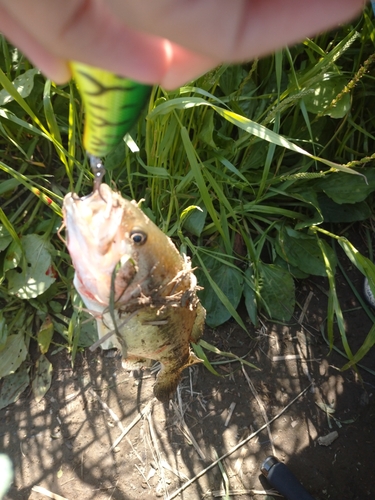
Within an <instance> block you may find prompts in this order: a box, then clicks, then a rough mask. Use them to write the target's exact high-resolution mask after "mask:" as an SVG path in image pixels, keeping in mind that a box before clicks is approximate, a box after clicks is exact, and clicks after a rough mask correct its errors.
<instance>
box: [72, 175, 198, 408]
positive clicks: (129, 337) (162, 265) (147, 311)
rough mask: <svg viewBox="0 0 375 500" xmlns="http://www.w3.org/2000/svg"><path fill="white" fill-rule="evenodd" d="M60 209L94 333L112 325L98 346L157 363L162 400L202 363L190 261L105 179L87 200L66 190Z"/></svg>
mask: <svg viewBox="0 0 375 500" xmlns="http://www.w3.org/2000/svg"><path fill="white" fill-rule="evenodd" d="M63 212H64V224H65V227H66V230H67V247H68V250H69V253H70V255H71V257H72V260H73V266H74V268H75V277H74V285H75V287H76V289H77V291H78V293H79V294H80V295H81V297H82V300H83V301H84V303H85V305H86V307H87V308H88V310H89V311H90V312H91V314H92V315H93V316H94V317H95V318H96V320H97V325H98V334H99V338H103V337H104V336H105V335H108V333H109V332H110V331H113V330H115V331H116V333H115V334H114V335H113V336H112V337H111V338H110V339H109V340H107V341H106V343H104V345H103V346H102V347H103V348H109V347H111V346H118V345H120V347H121V349H122V352H123V356H124V358H125V360H126V361H127V362H136V363H143V362H144V360H146V359H152V360H157V361H160V363H161V365H162V369H161V371H160V373H159V375H158V378H157V381H156V384H155V386H154V394H155V396H156V397H157V398H158V399H159V400H161V401H167V400H168V399H169V398H170V397H171V395H172V394H173V393H174V391H175V390H176V388H177V385H178V383H179V381H180V378H181V372H182V370H183V369H184V368H186V367H188V366H191V365H192V364H195V363H198V362H200V360H199V358H197V357H196V356H195V355H194V354H193V353H192V352H191V350H190V342H197V341H198V340H199V338H200V337H201V335H202V331H203V326H204V320H205V310H204V308H203V307H202V305H201V304H200V302H199V299H198V297H197V295H196V291H197V281H196V278H195V276H194V274H193V272H192V269H191V264H190V261H189V259H188V258H186V257H183V256H181V255H180V254H179V252H178V251H177V249H176V247H175V246H174V244H173V243H172V241H171V239H170V238H168V237H167V236H166V235H165V234H164V233H163V232H162V231H161V230H160V229H159V228H158V227H157V226H156V225H155V224H154V223H153V222H151V221H150V219H149V218H148V217H147V216H146V215H145V214H144V213H143V212H142V210H141V209H140V208H139V207H138V206H137V204H136V203H135V202H134V201H133V202H130V201H127V200H125V199H124V198H123V197H122V196H121V195H120V194H119V193H116V192H114V191H112V190H111V188H110V187H109V186H108V185H106V184H101V185H100V189H96V190H94V192H93V193H92V194H91V195H90V196H87V197H85V198H79V197H78V196H77V195H76V194H74V193H69V194H67V195H66V196H65V198H64V204H63ZM112 339H114V341H113V340H112ZM116 340H118V343H116Z"/></svg>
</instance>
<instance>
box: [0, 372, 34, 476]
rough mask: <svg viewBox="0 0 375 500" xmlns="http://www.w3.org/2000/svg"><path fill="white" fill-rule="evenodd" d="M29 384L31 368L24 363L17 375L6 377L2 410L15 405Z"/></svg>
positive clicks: (1, 393) (0, 400)
mask: <svg viewBox="0 0 375 500" xmlns="http://www.w3.org/2000/svg"><path fill="white" fill-rule="evenodd" d="M29 382H30V377H29V368H28V367H27V365H26V363H23V364H22V365H21V366H20V368H19V369H18V370H17V371H16V372H15V373H11V374H10V375H7V376H6V377H4V379H3V381H2V385H1V390H0V410H1V409H2V408H6V407H7V406H8V405H10V404H12V403H15V402H16V401H17V400H18V398H19V397H20V396H21V394H22V393H23V391H24V390H25V389H26V388H27V386H28V385H29ZM0 484H1V482H0Z"/></svg>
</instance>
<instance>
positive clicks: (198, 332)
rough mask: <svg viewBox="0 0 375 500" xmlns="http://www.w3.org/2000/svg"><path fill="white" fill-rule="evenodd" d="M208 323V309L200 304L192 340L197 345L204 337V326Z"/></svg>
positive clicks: (191, 336)
mask: <svg viewBox="0 0 375 500" xmlns="http://www.w3.org/2000/svg"><path fill="white" fill-rule="evenodd" d="M205 321H206V309H205V308H204V307H203V306H202V304H201V303H200V302H199V303H198V305H197V316H196V318H195V321H194V325H193V329H192V331H191V335H190V340H191V342H194V344H196V343H197V342H198V340H199V339H200V338H201V337H202V334H203V329H204V324H205Z"/></svg>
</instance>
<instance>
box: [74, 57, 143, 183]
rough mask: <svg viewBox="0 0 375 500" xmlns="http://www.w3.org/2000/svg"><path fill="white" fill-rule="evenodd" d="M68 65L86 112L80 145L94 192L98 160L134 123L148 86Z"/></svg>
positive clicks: (99, 175)
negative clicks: (92, 182)
mask: <svg viewBox="0 0 375 500" xmlns="http://www.w3.org/2000/svg"><path fill="white" fill-rule="evenodd" d="M70 66H71V70H72V74H73V78H74V80H75V82H76V84H77V87H78V90H79V91H80V94H81V96H82V101H83V104H84V106H85V109H86V116H85V127H84V134H83V145H84V148H85V150H86V152H87V154H88V156H89V158H90V163H91V168H92V171H93V173H94V177H95V181H94V191H95V190H96V189H98V188H99V186H100V182H101V180H102V178H103V175H104V166H103V164H102V162H101V161H100V159H99V158H102V157H103V156H106V155H107V154H108V153H110V152H111V151H112V149H114V148H115V147H116V146H117V144H119V143H120V142H121V140H122V139H123V137H124V135H125V134H126V133H127V132H128V131H129V130H130V129H131V127H132V126H133V125H134V124H135V123H136V121H137V119H138V117H139V115H140V113H141V111H142V109H143V107H144V105H145V103H146V101H147V99H148V97H149V94H150V91H151V86H150V85H144V84H141V83H137V82H135V81H133V80H129V79H128V78H124V77H122V76H118V75H114V74H113V73H111V72H109V71H105V70H103V69H99V68H95V67H93V66H89V65H87V64H83V63H79V62H75V61H74V62H71V63H70Z"/></svg>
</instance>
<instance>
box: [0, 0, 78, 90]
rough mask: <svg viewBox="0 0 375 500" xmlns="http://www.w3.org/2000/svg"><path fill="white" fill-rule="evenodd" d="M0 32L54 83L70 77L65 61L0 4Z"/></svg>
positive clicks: (62, 81) (64, 80)
mask: <svg viewBox="0 0 375 500" xmlns="http://www.w3.org/2000/svg"><path fill="white" fill-rule="evenodd" d="M0 32H1V33H3V34H4V35H5V36H6V37H7V38H8V39H9V40H10V41H11V42H12V43H13V44H14V45H15V46H17V48H19V49H20V50H21V51H22V52H23V53H24V54H25V55H27V56H28V57H29V58H30V60H31V61H32V62H33V63H34V65H35V66H36V67H37V68H39V69H40V70H41V71H42V72H43V73H44V74H45V75H46V76H47V78H51V79H52V80H54V81H55V82H56V83H66V82H67V81H68V80H69V79H70V76H71V75H70V69H69V66H68V64H67V63H66V61H65V60H64V59H62V58H60V57H56V56H54V55H53V54H51V53H50V52H48V51H47V50H46V49H45V48H44V47H43V45H41V44H40V43H39V42H37V41H36V40H35V39H34V38H33V37H32V36H30V35H29V33H28V32H27V31H25V30H24V29H23V28H22V27H20V25H19V24H18V23H17V22H16V21H15V20H14V19H13V17H12V16H10V15H9V14H8V13H7V12H6V11H5V10H4V9H3V8H2V7H1V6H0Z"/></svg>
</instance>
